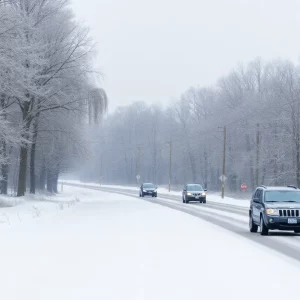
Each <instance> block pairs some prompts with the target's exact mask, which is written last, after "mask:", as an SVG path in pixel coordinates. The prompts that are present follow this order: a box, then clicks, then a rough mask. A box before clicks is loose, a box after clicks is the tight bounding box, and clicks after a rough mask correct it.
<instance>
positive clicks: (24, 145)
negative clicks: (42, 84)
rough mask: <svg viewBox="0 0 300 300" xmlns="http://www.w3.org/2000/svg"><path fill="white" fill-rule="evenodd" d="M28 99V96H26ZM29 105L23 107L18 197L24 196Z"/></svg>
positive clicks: (29, 122)
mask: <svg viewBox="0 0 300 300" xmlns="http://www.w3.org/2000/svg"><path fill="white" fill-rule="evenodd" d="M26 97H27V98H29V96H28V95H26ZM29 108H30V104H29V102H27V103H26V105H24V106H23V123H24V128H23V130H24V133H23V134H22V139H24V140H25V141H22V144H21V151H20V167H19V181H18V193H17V196H18V197H22V196H25V192H26V177H27V158H28V145H27V140H28V132H29V128H30V124H31V119H30V118H28V117H29V116H28V114H29Z"/></svg>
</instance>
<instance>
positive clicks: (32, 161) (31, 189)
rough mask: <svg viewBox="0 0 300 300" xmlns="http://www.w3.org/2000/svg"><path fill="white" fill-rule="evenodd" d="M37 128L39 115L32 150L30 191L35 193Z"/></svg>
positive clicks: (34, 127) (35, 123) (35, 124)
mask: <svg viewBox="0 0 300 300" xmlns="http://www.w3.org/2000/svg"><path fill="white" fill-rule="evenodd" d="M37 130H38V116H37V118H36V120H35V122H34V126H33V132H34V133H33V137H32V145H31V151H30V193H31V194H35V189H36V176H35V154H36V142H37Z"/></svg>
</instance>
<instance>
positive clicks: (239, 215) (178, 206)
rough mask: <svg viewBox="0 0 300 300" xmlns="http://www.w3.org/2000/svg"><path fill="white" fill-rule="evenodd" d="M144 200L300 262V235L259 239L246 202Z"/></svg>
mask: <svg viewBox="0 0 300 300" xmlns="http://www.w3.org/2000/svg"><path fill="white" fill-rule="evenodd" d="M65 184H68V185H70V186H77V187H79V186H84V187H85V188H88V189H93V190H98V191H99V190H101V191H106V192H114V193H119V194H121V195H127V196H131V197H135V198H138V196H137V190H135V189H130V188H128V187H126V188H122V187H117V186H114V187H108V186H106V187H100V186H99V185H94V184H91V185H90V184H84V185H83V184H82V183H78V182H77V183H76V182H72V183H70V182H69V183H65ZM143 200H145V201H150V202H152V203H156V204H159V205H162V206H165V207H168V208H172V209H175V210H178V211H181V212H184V213H187V214H190V215H193V216H196V217H198V218H201V219H202V220H206V221H208V222H210V223H212V224H214V225H218V226H220V227H222V228H224V229H227V230H229V231H230V232H232V233H235V234H237V235H238V236H240V237H242V238H246V239H248V240H251V241H252V242H255V243H257V244H259V245H263V246H265V247H268V248H270V249H272V250H276V251H278V252H279V253H281V254H285V255H286V256H288V257H290V258H293V259H296V260H298V261H299V262H300V235H297V234H294V233H292V232H276V231H271V232H270V236H268V237H262V236H260V235H259V234H253V233H250V232H249V230H248V222H249V218H248V213H249V201H245V200H240V201H239V200H232V199H229V201H227V203H226V202H225V203H224V202H223V203H222V202H221V200H219V199H218V198H217V197H216V196H214V195H212V196H210V195H209V194H208V196H207V204H205V205H203V204H200V203H190V204H188V205H187V204H184V203H182V200H181V196H179V193H174V194H173V195H169V194H165V193H160V196H159V197H158V198H143ZM218 201H219V202H218Z"/></svg>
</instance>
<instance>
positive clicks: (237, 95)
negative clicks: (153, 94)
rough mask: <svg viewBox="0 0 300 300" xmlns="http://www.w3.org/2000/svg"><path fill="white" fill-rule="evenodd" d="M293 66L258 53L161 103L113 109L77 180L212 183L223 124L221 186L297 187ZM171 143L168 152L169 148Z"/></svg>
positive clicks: (298, 113)
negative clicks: (265, 59) (207, 82)
mask: <svg viewBox="0 0 300 300" xmlns="http://www.w3.org/2000/svg"><path fill="white" fill-rule="evenodd" d="M299 71H300V68H299V66H298V65H293V64H292V63H291V62H289V61H281V60H278V61H273V62H263V61H261V60H260V59H256V60H255V61H253V62H251V63H249V64H248V65H247V66H239V67H237V68H236V69H235V70H233V71H232V72H231V73H230V74H228V75H227V76H224V77H222V78H220V79H219V80H218V83H217V84H216V86H214V87H191V88H190V89H189V90H187V91H186V92H184V93H183V94H182V96H181V98H180V100H178V101H177V102H176V103H174V104H172V105H171V106H169V107H168V108H166V109H162V108H160V107H159V106H154V105H146V104H145V103H135V104H133V105H131V106H128V107H120V108H119V109H118V110H117V111H116V112H115V113H114V114H112V115H110V116H109V117H108V118H107V119H106V120H105V122H104V124H103V127H102V130H101V132H100V133H99V132H98V133H97V134H95V136H96V140H97V142H95V144H94V159H93V162H92V164H87V165H86V169H85V172H84V173H82V179H86V180H93V181H98V182H99V181H100V180H101V178H102V181H103V182H106V183H119V184H135V183H136V175H137V174H139V175H140V176H141V181H153V182H155V183H157V184H167V183H168V180H169V162H170V154H171V160H172V164H171V166H172V169H171V181H172V183H173V184H176V185H177V184H178V185H182V184H184V183H185V182H200V183H203V184H204V185H206V186H207V187H208V188H210V189H219V188H220V180H219V177H220V176H221V174H222V159H223V141H224V139H223V131H224V126H226V129H227V141H226V151H227V154H226V176H227V178H228V179H227V182H226V185H227V188H229V189H230V190H232V191H236V190H238V189H239V188H240V185H241V183H246V184H247V185H248V186H249V188H250V189H251V188H253V187H254V186H255V185H256V184H257V183H258V184H273V185H275V184H297V185H298V186H300V147H299V146H300V98H299V96H300V72H299ZM170 144H172V153H170Z"/></svg>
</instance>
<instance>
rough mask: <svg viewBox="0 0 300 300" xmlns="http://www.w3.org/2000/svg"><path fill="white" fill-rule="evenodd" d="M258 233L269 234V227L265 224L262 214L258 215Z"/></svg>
mask: <svg viewBox="0 0 300 300" xmlns="http://www.w3.org/2000/svg"><path fill="white" fill-rule="evenodd" d="M260 234H261V235H268V234H269V229H268V227H267V226H266V225H265V222H264V218H263V216H261V217H260Z"/></svg>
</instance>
